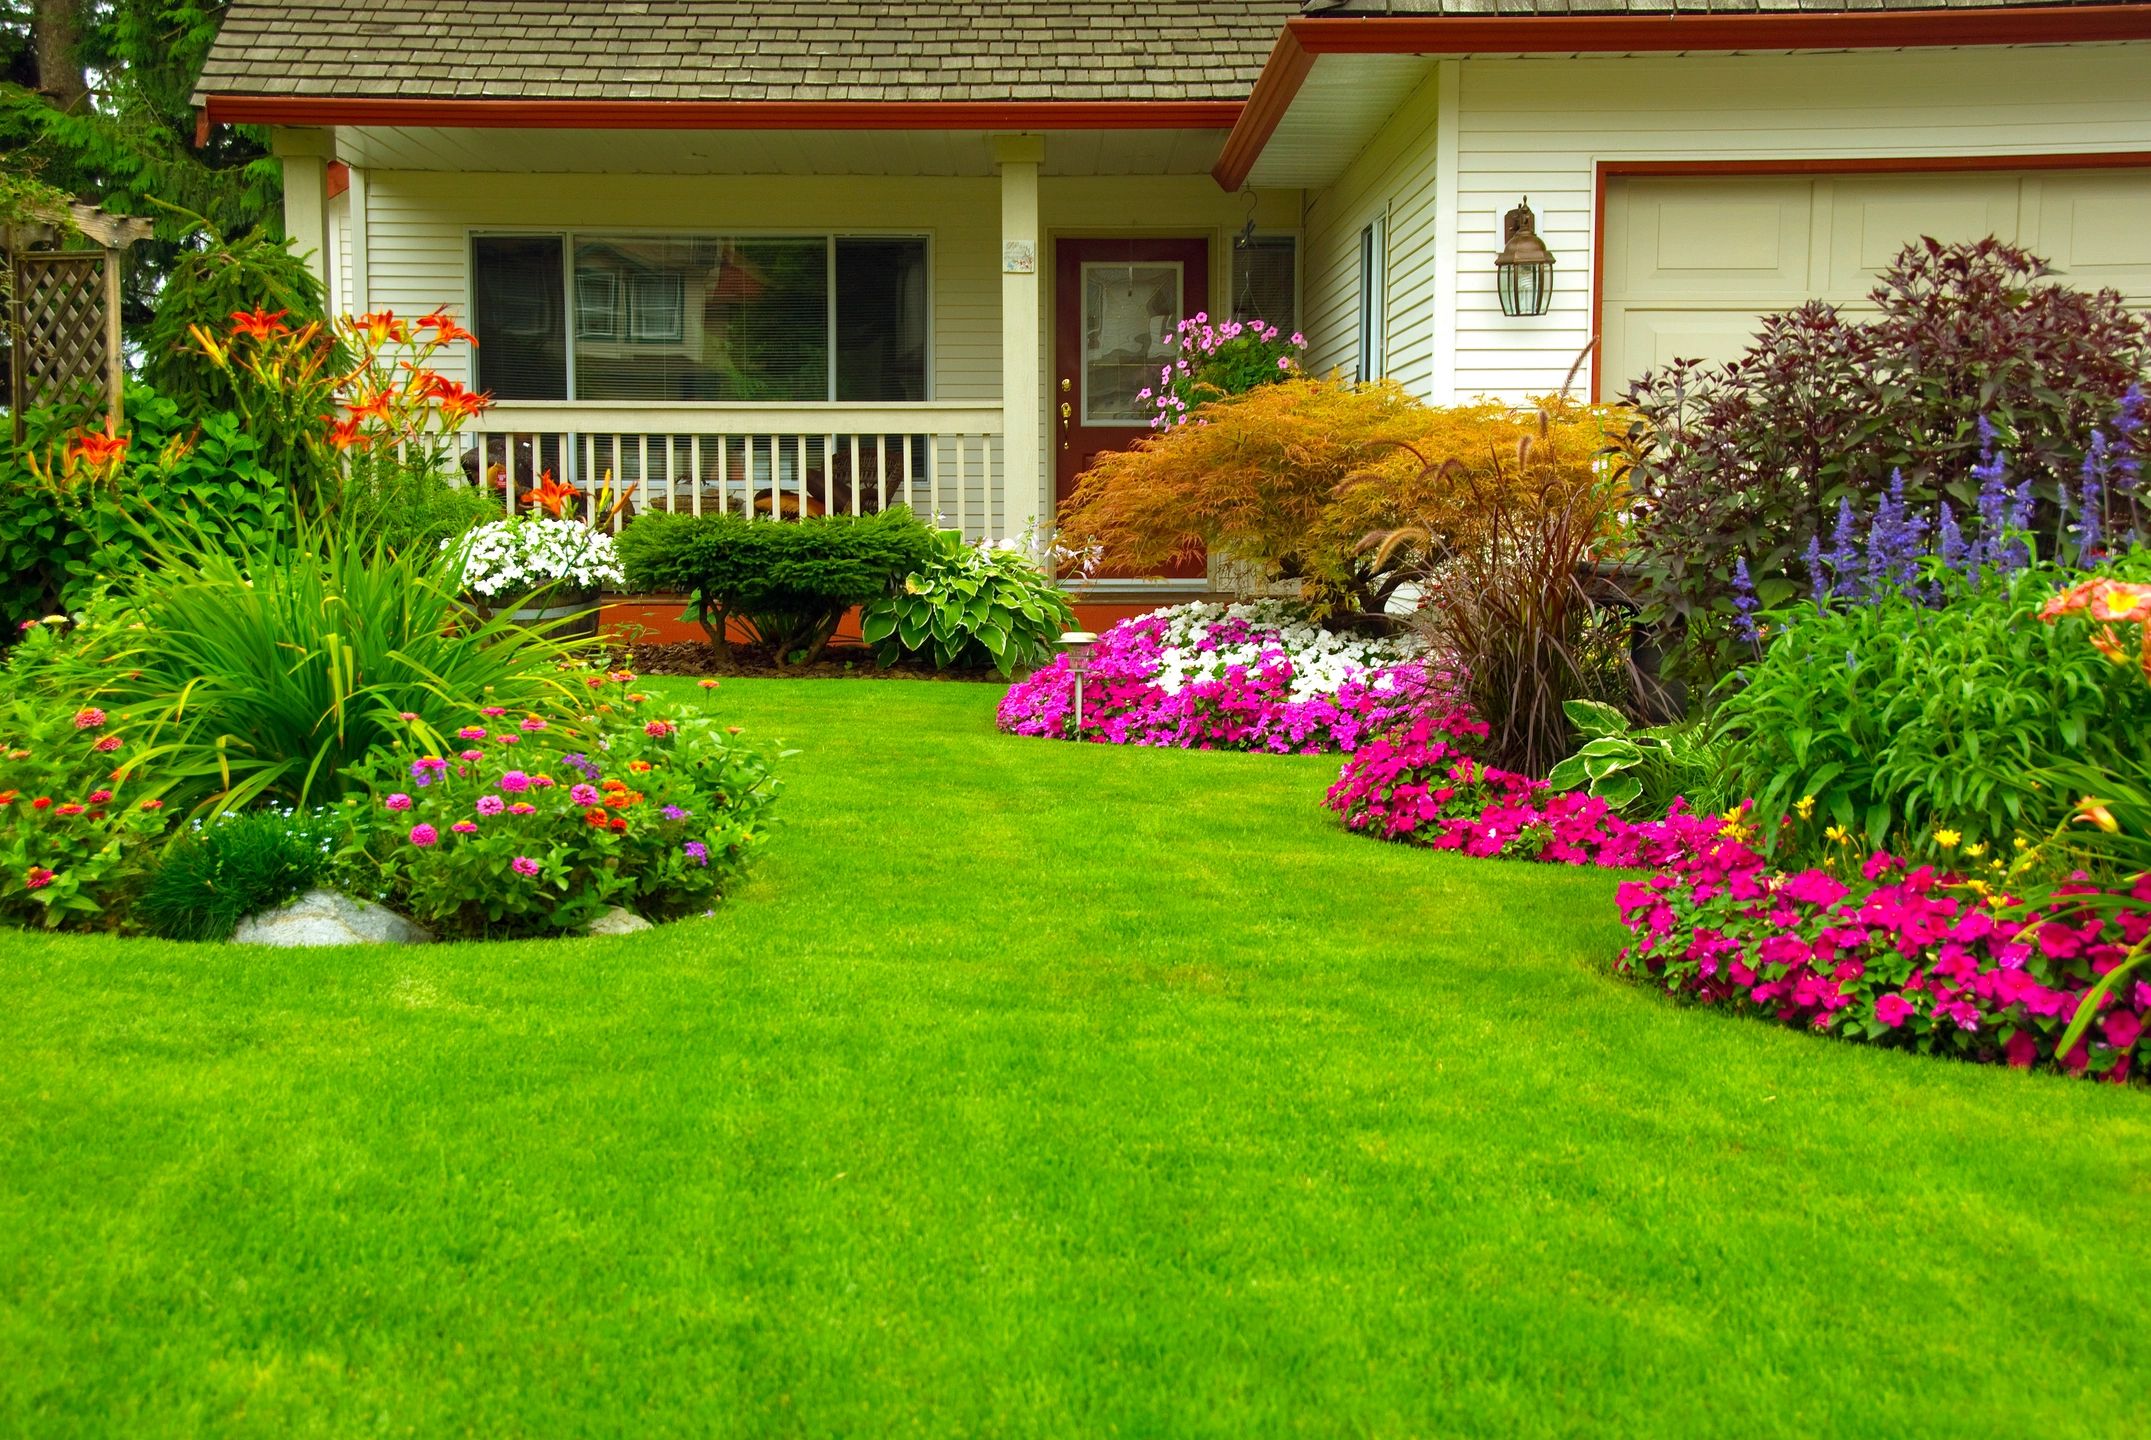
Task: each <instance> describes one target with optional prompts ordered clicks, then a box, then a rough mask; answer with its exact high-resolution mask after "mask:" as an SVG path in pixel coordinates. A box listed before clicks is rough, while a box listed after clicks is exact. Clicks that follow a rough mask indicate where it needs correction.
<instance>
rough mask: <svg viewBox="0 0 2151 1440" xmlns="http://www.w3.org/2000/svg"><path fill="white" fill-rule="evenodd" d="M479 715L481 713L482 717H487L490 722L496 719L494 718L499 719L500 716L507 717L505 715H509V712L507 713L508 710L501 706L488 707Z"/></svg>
mask: <svg viewBox="0 0 2151 1440" xmlns="http://www.w3.org/2000/svg"><path fill="white" fill-rule="evenodd" d="M478 713H479V714H480V715H483V716H485V717H486V718H487V719H489V720H490V719H494V718H497V717H499V716H502V715H505V714H507V713H508V712H507V710H506V709H505V708H504V707H502V706H499V705H488V706H486V707H485V708H484V709H482V710H480V711H479V712H478Z"/></svg>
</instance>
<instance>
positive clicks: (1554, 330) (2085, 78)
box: [1308, 44, 2151, 399]
mask: <svg viewBox="0 0 2151 1440" xmlns="http://www.w3.org/2000/svg"><path fill="white" fill-rule="evenodd" d="M1455 71H1456V73H1457V75H1458V82H1459V89H1458V96H1457V102H1456V107H1455V112H1456V116H1457V125H1456V147H1455V149H1456V176H1455V192H1456V201H1455V220H1454V230H1453V231H1452V232H1451V233H1452V234H1453V235H1454V239H1455V258H1454V260H1453V262H1452V263H1450V264H1448V265H1447V266H1446V267H1445V266H1444V265H1441V264H1437V263H1436V249H1437V247H1436V246H1435V245H1434V244H1433V243H1432V242H1431V240H1429V239H1427V238H1426V237H1429V236H1430V235H1432V234H1433V233H1434V232H1435V227H1436V225H1437V223H1438V222H1437V217H1436V216H1435V215H1434V214H1433V211H1434V209H1435V208H1436V207H1435V206H1434V204H1433V201H1434V197H1435V195H1436V192H1437V188H1438V186H1437V183H1436V181H1437V177H1435V176H1434V175H1433V174H1432V171H1433V170H1434V169H1435V168H1436V167H1435V165H1434V158H1435V155H1436V152H1437V140H1436V138H1435V136H1434V135H1433V134H1432V133H1430V130H1429V126H1428V119H1429V117H1430V116H1432V115H1433V114H1434V113H1435V109H1436V106H1437V104H1438V101H1439V93H1438V92H1439V88H1440V87H1439V85H1438V84H1437V83H1436V82H1435V81H1431V80H1430V81H1429V83H1428V84H1427V85H1425V86H1423V87H1422V88H1421V90H1420V91H1419V92H1417V93H1415V94H1414V95H1413V97H1412V99H1411V100H1410V101H1408V102H1407V103H1406V104H1405V106H1404V107H1403V108H1402V109H1401V110H1400V111H1399V112H1398V114H1397V115H1396V116H1395V117H1394V118H1393V119H1392V120H1391V121H1390V123H1389V124H1388V125H1387V126H1386V127H1385V128H1384V129H1383V130H1382V131H1381V132H1379V133H1378V134H1377V135H1376V136H1375V137H1374V139H1373V140H1371V141H1370V142H1369V143H1368V145H1367V147H1366V148H1365V150H1364V151H1363V152H1362V153H1361V154H1360V155H1359V156H1358V157H1357V158H1356V159H1355V160H1354V161H1353V162H1352V165H1351V167H1350V168H1349V169H1348V170H1347V171H1346V172H1345V174H1344V175H1343V176H1342V177H1341V178H1340V179H1339V181H1338V182H1337V183H1336V184H1334V185H1332V186H1331V187H1329V188H1328V189H1326V190H1324V191H1322V192H1321V193H1320V194H1319V195H1317V196H1316V197H1315V198H1314V200H1313V201H1312V203H1311V205H1310V209H1309V247H1310V257H1309V258H1310V265H1309V270H1308V274H1309V277H1310V278H1309V281H1308V288H1309V293H1310V299H1311V301H1313V302H1314V303H1312V304H1310V312H1311V315H1312V316H1313V324H1314V325H1315V327H1316V328H1315V334H1314V338H1315V339H1316V340H1317V345H1318V349H1317V352H1316V353H1317V357H1318V358H1319V359H1320V360H1321V361H1322V363H1324V364H1330V363H1341V362H1345V361H1348V360H1349V357H1350V354H1351V351H1352V346H1353V344H1354V343H1356V338H1357V337H1356V335H1355V334H1354V328H1355V319H1354V317H1355V316H1356V313H1357V308H1356V284H1357V281H1356V260H1355V259H1354V258H1353V255H1352V254H1351V253H1350V246H1351V244H1353V243H1355V242H1356V237H1357V235H1358V230H1359V226H1360V225H1361V224H1363V223H1364V217H1365V216H1366V215H1369V214H1372V213H1375V212H1377V211H1379V210H1382V209H1384V208H1386V209H1387V210H1388V211H1389V213H1390V215H1391V220H1390V234H1391V240H1390V247H1389V253H1390V275H1389V295H1390V304H1389V317H1390V318H1389V328H1390V336H1391V339H1390V353H1391V355H1392V357H1393V359H1392V364H1391V371H1392V373H1394V374H1396V375H1398V376H1400V377H1401V378H1404V379H1405V380H1407V382H1409V383H1410V384H1412V385H1413V387H1414V388H1415V389H1417V390H1419V391H1420V393H1423V394H1426V395H1428V396H1429V397H1430V398H1434V399H1446V398H1450V395H1449V394H1445V393H1441V391H1440V390H1438V389H1437V388H1436V386H1435V384H1434V383H1433V382H1434V378H1435V377H1436V375H1437V374H1438V373H1439V371H1440V370H1441V368H1442V367H1441V366H1440V365H1439V364H1438V363H1436V362H1434V361H1433V360H1432V359H1431V358H1422V357H1427V355H1428V351H1429V350H1430V349H1431V348H1432V347H1433V345H1434V340H1435V336H1436V335H1437V333H1438V327H1439V325H1440V324H1441V323H1442V321H1441V319H1440V304H1439V300H1440V298H1441V297H1442V295H1443V294H1444V293H1445V292H1446V293H1447V294H1450V295H1453V297H1454V306H1455V309H1454V321H1453V324H1454V328H1455V335H1456V341H1455V347H1454V364H1455V371H1454V381H1453V384H1452V385H1449V386H1445V387H1441V389H1442V390H1447V391H1449V392H1450V393H1453V394H1454V395H1455V396H1460V397H1468V396H1472V395H1478V394H1490V395H1500V396H1506V397H1510V398H1520V397H1524V396H1528V395H1534V394H1542V393H1545V392H1547V391H1550V390H1552V389H1554V388H1555V387H1557V386H1558V385H1559V384H1560V383H1561V381H1562V378H1563V377H1564V376H1565V375H1566V374H1567V373H1568V370H1569V367H1570V365H1571V364H1572V363H1573V361H1574V360H1575V358H1576V356H1577V354H1578V352H1579V351H1580V350H1582V348H1583V347H1584V345H1585V344H1586V343H1588V341H1589V339H1590V336H1591V333H1592V328H1593V316H1592V314H1591V307H1592V297H1591V295H1590V293H1589V292H1590V285H1591V275H1590V269H1591V251H1592V240H1593V237H1592V234H1591V223H1592V199H1593V179H1594V173H1595V167H1596V165H1597V162H1599V161H1601V160H1641V159H1661V160H1728V161H1737V160H1765V159H1828V158H1848V157H1885V158H1893V159H1898V158H1928V157H1938V156H1949V155H2044V154H2060V153H2080V152H2102V151H2107V152H2110V151H2136V152H2142V151H2151V45H2147V44H2132V45H2097V46H2073V47H2068V48H2061V47H2053V48H2044V47H2033V48H2027V49H1997V48H1980V49H1966V50H1931V51H1909V52H1851V53H1839V54H1813V55H1754V56H1680V57H1665V58H1636V59H1583V60H1577V59H1563V58H1558V57H1545V58H1531V59H1512V60H1464V61H1461V62H1458V63H1457V64H1456V66H1455ZM1524 195H1529V196H1530V198H1531V204H1532V207H1533V209H1535V210H1536V211H1537V212H1538V217H1539V233H1540V234H1541V235H1542V236H1543V237H1544V238H1545V240H1546V242H1547V244H1548V245H1549V246H1550V247H1551V248H1552V249H1553V251H1554V254H1555V255H1556V257H1557V258H1558V260H1559V262H1560V268H1559V269H1558V270H1557V271H1556V282H1555V291H1554V302H1553V308H1552V311H1551V313H1550V314H1548V315H1546V316H1544V317H1541V318H1539V319H1533V320H1512V319H1508V318H1506V317H1504V316H1503V315H1502V314H1501V310H1500V306H1499V304H1498V303H1497V301H1496V299H1495V295H1494V271H1493V259H1494V255H1495V253H1496V252H1497V251H1498V250H1499V249H1500V245H1501V241H1500V225H1501V216H1502V212H1503V211H1505V210H1507V209H1508V208H1509V207H1510V206H1513V205H1514V204H1515V203H1516V202H1517V200H1518V198H1519V197H1521V196H1524ZM1444 268H1447V269H1449V271H1450V273H1449V274H1441V273H1428V272H1438V271H1440V270H1442V269H1444ZM1317 297H1319V298H1317ZM1582 383H1586V382H1584V381H1579V384H1582Z"/></svg>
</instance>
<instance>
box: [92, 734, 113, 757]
mask: <svg viewBox="0 0 2151 1440" xmlns="http://www.w3.org/2000/svg"><path fill="white" fill-rule="evenodd" d="M119 747H120V737H119V736H117V735H107V736H105V737H104V738H103V739H101V740H99V741H98V742H97V743H96V744H95V745H92V746H91V747H90V748H91V749H92V750H97V751H101V752H103V753H104V754H106V755H110V754H111V753H112V752H113V751H115V750H117V749H119Z"/></svg>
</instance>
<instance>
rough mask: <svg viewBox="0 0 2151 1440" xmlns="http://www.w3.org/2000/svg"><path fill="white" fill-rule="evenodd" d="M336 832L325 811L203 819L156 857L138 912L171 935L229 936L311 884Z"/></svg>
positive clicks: (156, 931)
mask: <svg viewBox="0 0 2151 1440" xmlns="http://www.w3.org/2000/svg"><path fill="white" fill-rule="evenodd" d="M330 833H331V832H330V827H329V825H328V824H327V823H326V822H325V821H324V820H323V818H322V817H321V816H318V815H307V814H302V813H300V812H297V811H292V810H250V811H246V812H239V811H228V812H226V813H225V814H223V815H219V816H217V817H216V818H215V819H213V820H209V821H207V822H200V821H198V822H196V823H195V824H194V825H193V826H192V827H190V828H189V829H187V830H186V831H184V832H182V833H181V834H180V836H179V837H178V838H177V839H176V840H175V841H173V843H172V844H171V845H169V846H168V847H167V848H166V849H165V851H164V853H163V855H162V856H161V857H160V858H159V859H158V861H157V867H156V871H155V873H154V875H152V876H151V878H150V882H149V885H148V888H147V889H146V890H145V891H144V892H143V894H142V897H141V900H140V901H139V902H138V904H137V907H136V917H137V919H138V920H139V922H140V924H141V925H142V926H143V928H145V929H147V930H148V931H149V932H150V933H151V934H153V935H161V936H163V937H164V938H165V939H167V940H229V939H230V938H231V937H232V932H233V931H234V930H236V929H237V928H238V927H239V922H240V921H242V920H244V919H246V918H247V917H248V916H250V915H256V914H259V913H261V912H262V911H264V910H269V909H272V908H274V907H275V906H278V905H281V904H283V903H284V902H285V901H287V900H290V899H293V898H295V897H297V896H299V895H302V894H304V893H305V892H306V891H307V890H309V889H311V888H312V887H313V885H314V882H315V881H316V880H318V879H319V878H320V877H321V874H322V872H323V870H325V869H326V868H327V866H328V863H329V853H328V852H329V844H330V841H329V835H330Z"/></svg>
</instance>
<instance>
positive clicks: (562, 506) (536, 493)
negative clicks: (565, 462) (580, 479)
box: [529, 470, 582, 520]
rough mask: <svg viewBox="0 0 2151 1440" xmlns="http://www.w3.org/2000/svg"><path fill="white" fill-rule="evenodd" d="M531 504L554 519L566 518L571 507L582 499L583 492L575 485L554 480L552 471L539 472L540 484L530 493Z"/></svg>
mask: <svg viewBox="0 0 2151 1440" xmlns="http://www.w3.org/2000/svg"><path fill="white" fill-rule="evenodd" d="M529 498H530V503H531V504H533V505H535V506H537V507H539V508H540V509H542V510H544V511H545V512H546V513H547V514H548V515H551V516H552V517H553V518H554V519H556V520H557V519H561V518H564V517H565V516H566V515H567V513H568V509H569V507H571V506H572V505H574V504H575V502H576V501H577V500H579V499H581V498H582V492H581V491H580V490H578V489H576V488H575V487H574V486H573V485H568V484H564V483H562V482H560V481H557V480H555V479H554V478H553V472H552V471H550V470H541V471H540V472H538V483H537V485H536V486H535V487H533V488H532V489H531V491H530V497H529Z"/></svg>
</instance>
